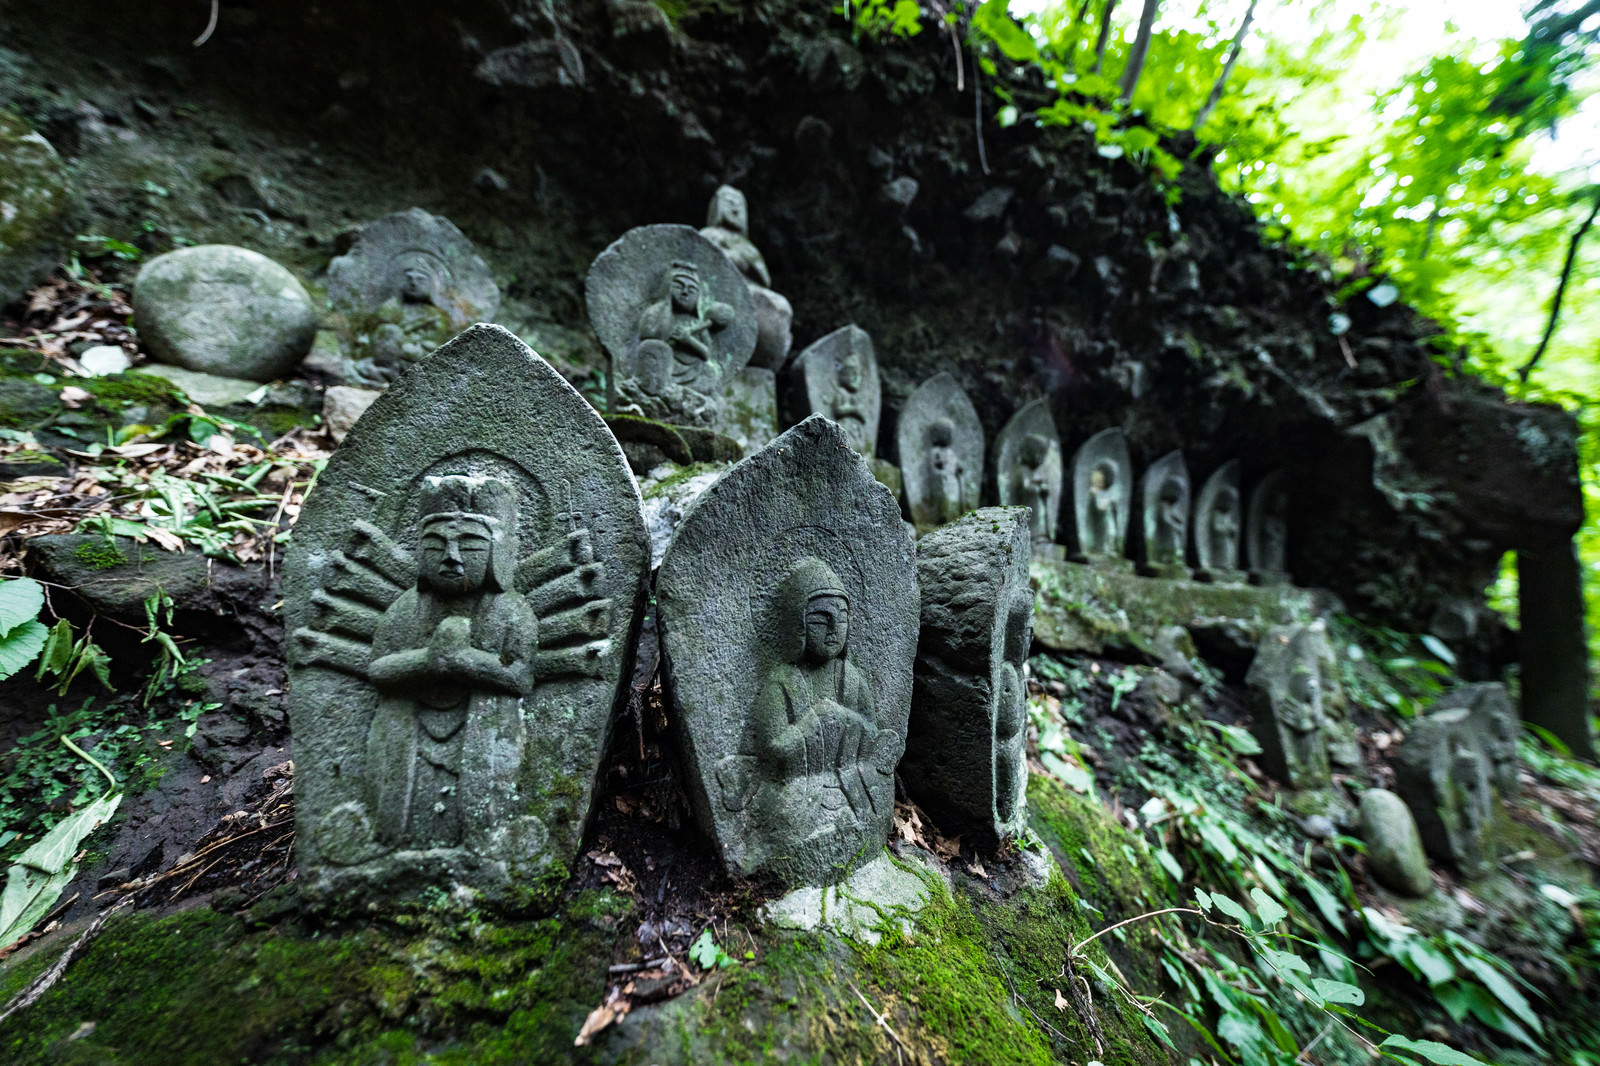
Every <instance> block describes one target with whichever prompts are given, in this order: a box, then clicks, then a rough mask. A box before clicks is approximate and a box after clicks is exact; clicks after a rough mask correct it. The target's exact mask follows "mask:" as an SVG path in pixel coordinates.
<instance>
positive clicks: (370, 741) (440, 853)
mask: <svg viewBox="0 0 1600 1066" xmlns="http://www.w3.org/2000/svg"><path fill="white" fill-rule="evenodd" d="M534 415H537V417H533V416H534ZM295 528H296V533H295V540H294V546H293V548H292V550H291V553H290V556H289V558H288V559H287V560H286V563H285V570H284V599H285V603H286V620H287V626H288V629H289V631H290V638H289V649H288V651H289V659H290V668H291V677H292V680H293V684H292V692H293V701H292V703H291V709H290V713H291V723H292V727H293V730H294V741H295V759H296V793H295V795H296V817H297V820H298V821H299V823H300V825H301V829H300V831H299V834H298V836H297V840H296V848H297V851H298V855H299V861H300V868H301V871H302V878H303V879H304V880H305V882H306V884H307V887H308V888H309V889H310V890H311V891H313V892H314V893H317V894H320V895H324V896H328V897H331V898H333V899H335V900H338V901H344V902H350V901H352V900H354V901H359V900H360V899H362V898H365V897H367V896H385V895H403V894H406V893H410V892H414V891H416V890H418V889H419V888H420V887H422V886H425V885H434V886H438V887H442V888H445V889H447V890H448V889H449V888H450V887H451V886H453V885H456V884H465V885H469V886H471V887H473V888H475V889H478V890H479V891H481V892H484V893H486V894H487V895H488V896H489V897H490V898H491V899H494V898H509V897H512V896H515V895H516V894H517V893H519V892H521V893H526V892H529V891H531V890H534V889H536V888H537V886H538V885H539V883H540V882H541V879H545V878H548V877H549V876H551V874H552V871H557V872H559V871H564V870H565V868H566V864H568V863H570V862H571V861H572V859H573V857H574V854H575V851H576V848H577V846H578V839H579V835H580V834H581V833H582V830H583V826H584V823H585V821H586V819H587V816H588V808H589V797H590V794H591V791H592V789H593V787H594V778H595V773H596V770H597V767H598V765H599V760H600V757H601V755H602V753H603V752H604V750H605V746H606V738H607V737H608V735H609V730H610V723H611V718H612V713H613V711H614V709H615V707H616V704H617V700H618V697H619V693H620V692H621V691H622V689H623V688H624V681H625V679H626V678H627V676H628V672H627V671H628V662H629V656H630V654H631V651H632V640H633V637H634V635H635V633H636V631H637V624H638V609H639V606H640V602H641V598H642V594H643V590H644V581H645V575H646V573H647V567H648V563H649V542H648V539H647V537H646V534H645V528H644V518H643V514H642V512H641V507H640V499H639V490H638V488H637V486H636V485H635V483H634V480H633V475H632V474H631V473H630V472H629V470H628V467H627V464H626V461H625V460H624V458H623V456H622V452H621V449H620V448H619V447H618V445H617V443H616V441H615V440H614V439H613V438H612V436H611V434H610V433H609V432H608V431H607V429H606V427H605V423H604V422H603V421H602V420H601V418H600V416H599V415H597V414H596V413H595V412H594V410H593V409H592V408H591V407H590V406H589V405H588V404H587V403H586V402H585V401H584V400H583V398H582V397H581V396H579V395H578V393H577V392H576V391H574V390H573V389H572V387H571V386H570V385H568V384H567V383H566V382H565V381H564V380H563V379H562V378H561V376H560V375H559V374H557V373H556V372H555V371H554V370H553V369H552V368H551V367H550V366H549V365H548V364H547V363H545V362H544V360H542V359H540V358H539V357H538V356H537V355H535V354H534V353H533V352H532V351H530V350H529V349H528V347H527V346H526V345H525V344H523V343H522V342H521V341H520V340H519V339H517V338H516V337H515V336H513V335H512V334H510V333H508V332H507V331H505V330H503V329H500V328H498V327H495V326H476V327H473V328H472V329H469V330H468V331H466V332H465V333H463V334H462V335H461V336H459V337H457V338H456V339H455V340H453V341H451V342H450V343H449V344H447V345H446V346H445V347H443V348H441V349H439V351H437V352H435V353H434V354H433V355H432V356H430V357H429V358H428V359H427V360H425V361H424V362H423V363H421V364H419V365H418V366H417V367H416V368H414V369H413V370H412V371H411V372H410V373H409V374H407V375H406V377H405V378H404V379H403V380H402V381H401V382H398V383H397V384H395V385H394V386H392V387H391V388H390V389H389V390H388V391H387V392H385V393H384V394H383V395H382V396H381V397H380V398H379V399H378V400H376V401H375V402H374V404H373V406H372V408H371V409H370V410H369V411H368V412H367V414H366V415H365V416H364V417H363V418H362V420H361V422H360V424H359V425H357V426H356V427H355V429H354V430H353V431H352V432H351V434H350V436H349V438H348V439H347V440H346V441H345V443H344V445H343V446H342V447H341V448H340V449H339V451H338V452H337V453H335V455H334V457H333V458H332V459H331V460H330V461H329V463H328V467H327V469H326V470H325V471H324V473H323V475H322V477H321V478H320V479H319V483H318V487H317V492H316V494H315V495H314V496H312V497H311V500H310V502H309V504H308V506H307V507H306V509H305V511H304V513H303V514H302V515H301V517H300V521H299V523H298V524H297V525H296V527H295Z"/></svg>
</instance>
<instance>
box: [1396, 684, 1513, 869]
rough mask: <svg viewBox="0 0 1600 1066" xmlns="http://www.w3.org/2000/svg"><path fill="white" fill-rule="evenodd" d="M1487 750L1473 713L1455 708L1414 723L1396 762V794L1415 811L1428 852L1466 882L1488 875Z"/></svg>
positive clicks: (1489, 800) (1490, 799)
mask: <svg viewBox="0 0 1600 1066" xmlns="http://www.w3.org/2000/svg"><path fill="white" fill-rule="evenodd" d="M1483 745H1484V737H1483V735H1482V734H1481V733H1479V731H1478V729H1477V727H1476V725H1475V724H1474V723H1473V721H1472V712H1471V711H1470V710H1468V709H1467V708H1465V707H1451V708H1447V709H1445V710H1436V711H1431V712H1429V713H1428V714H1426V715H1424V716H1422V717H1421V718H1418V719H1416V720H1415V721H1414V722H1412V724H1411V728H1410V729H1409V730H1407V732H1406V739H1405V743H1404V744H1402V745H1401V746H1400V750H1399V752H1398V753H1397V754H1396V755H1395V756H1394V759H1393V765H1394V773H1395V791H1396V792H1398V793H1399V794H1400V796H1401V797H1402V798H1403V799H1404V800H1405V801H1406V806H1408V807H1410V808H1411V813H1412V815H1413V816H1414V817H1415V818H1416V820H1417V828H1418V830H1420V831H1421V833H1422V844H1423V847H1424V848H1426V849H1427V850H1428V853H1429V854H1430V855H1432V856H1434V857H1435V858H1437V859H1439V860H1441V861H1443V862H1446V863H1449V864H1451V865H1453V866H1454V867H1455V868H1456V869H1457V870H1459V871H1460V872H1461V873H1462V874H1463V875H1465V876H1467V877H1478V876H1481V875H1482V874H1484V873H1486V872H1487V870H1488V854H1487V849H1486V847H1485V840H1484V837H1485V834H1486V832H1487V830H1488V827H1489V818H1490V814H1491V812H1492V806H1493V795H1492V793H1491V772H1492V769H1491V763H1490V759H1489V754H1488V752H1487V751H1486V750H1485V748H1484V746H1483Z"/></svg>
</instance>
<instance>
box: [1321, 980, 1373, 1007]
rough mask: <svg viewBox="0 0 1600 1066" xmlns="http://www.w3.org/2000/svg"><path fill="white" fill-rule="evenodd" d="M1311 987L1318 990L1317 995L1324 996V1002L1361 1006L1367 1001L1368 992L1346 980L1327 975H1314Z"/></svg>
mask: <svg viewBox="0 0 1600 1066" xmlns="http://www.w3.org/2000/svg"><path fill="white" fill-rule="evenodd" d="M1311 987H1312V988H1315V989H1316V990H1317V995H1319V996H1321V997H1322V1001H1323V1003H1344V1004H1346V1005H1348V1006H1351V1007H1359V1006H1361V1005H1362V1004H1363V1003H1365V1002H1366V1001H1367V994H1366V993H1365V992H1363V991H1361V989H1360V988H1358V987H1357V986H1355V985H1352V984H1346V983H1345V982H1344V981H1334V980H1330V979H1329V978H1326V977H1313V978H1312V979H1311Z"/></svg>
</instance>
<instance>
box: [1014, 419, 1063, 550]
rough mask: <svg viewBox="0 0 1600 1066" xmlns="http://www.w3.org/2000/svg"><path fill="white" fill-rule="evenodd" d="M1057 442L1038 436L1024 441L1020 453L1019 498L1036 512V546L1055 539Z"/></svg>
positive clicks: (1018, 473)
mask: <svg viewBox="0 0 1600 1066" xmlns="http://www.w3.org/2000/svg"><path fill="white" fill-rule="evenodd" d="M1054 448H1055V445H1054V443H1053V442H1052V441H1051V440H1049V439H1048V438H1047V437H1044V436H1043V435H1041V434H1038V433H1030V434H1028V436H1026V437H1025V438H1023V441H1022V446H1021V447H1020V448H1019V449H1018V452H1017V463H1018V469H1017V480H1018V483H1019V484H1018V487H1019V488H1020V489H1021V490H1022V491H1021V492H1020V493H1019V495H1020V497H1021V498H1022V499H1023V500H1025V501H1026V502H1027V506H1029V507H1031V508H1032V509H1033V516H1032V519H1031V521H1032V530H1033V541H1034V543H1035V544H1048V543H1050V542H1051V541H1053V540H1055V533H1056V528H1055V526H1056V522H1055V513H1056V500H1055V491H1056V489H1055V485H1054V484H1053V481H1052V478H1051V473H1050V470H1049V466H1050V458H1051V452H1052V450H1053V449H1054Z"/></svg>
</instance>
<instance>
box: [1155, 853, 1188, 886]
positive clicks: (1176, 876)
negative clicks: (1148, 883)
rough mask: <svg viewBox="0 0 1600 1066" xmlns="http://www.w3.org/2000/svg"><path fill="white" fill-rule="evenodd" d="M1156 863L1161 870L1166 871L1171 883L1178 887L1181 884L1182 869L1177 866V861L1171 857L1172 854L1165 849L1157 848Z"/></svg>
mask: <svg viewBox="0 0 1600 1066" xmlns="http://www.w3.org/2000/svg"><path fill="white" fill-rule="evenodd" d="M1156 861H1157V862H1159V863H1160V864H1161V868H1162V869H1163V870H1165V871H1167V874H1168V875H1169V876H1170V877H1171V878H1172V880H1173V881H1175V882H1177V883H1178V884H1180V885H1181V884H1182V883H1183V867H1182V866H1180V865H1179V864H1178V860H1177V859H1175V858H1174V857H1173V855H1172V852H1170V851H1168V850H1167V849H1166V848H1157V849H1156Z"/></svg>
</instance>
